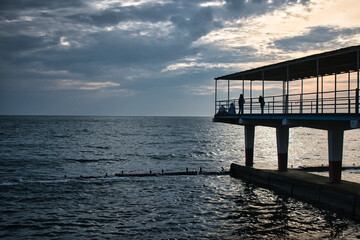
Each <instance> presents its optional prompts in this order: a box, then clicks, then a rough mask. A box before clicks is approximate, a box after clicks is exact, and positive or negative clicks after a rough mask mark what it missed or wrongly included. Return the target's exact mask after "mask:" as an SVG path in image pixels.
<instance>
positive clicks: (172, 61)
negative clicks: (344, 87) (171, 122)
mask: <svg viewBox="0 0 360 240" xmlns="http://www.w3.org/2000/svg"><path fill="white" fill-rule="evenodd" d="M356 3H357V0H334V1H325V0H319V1H312V0H266V1H265V0H197V1H187V0H180V1H173V0H162V1H158V0H126V1H117V0H106V1H98V0H86V1H85V0H75V1H63V0H61V1H60V0H54V1H36V0H17V1H13V0H4V1H1V2H0V26H1V27H0V76H1V78H0V95H1V96H7V97H6V99H5V97H3V98H4V99H5V101H7V102H9V101H11V100H16V99H17V98H16V97H18V99H24V97H23V96H27V99H26V100H27V101H26V104H27V103H29V104H30V103H31V102H32V101H31V99H32V98H36V99H39V101H37V103H39V102H41V101H42V100H43V99H46V98H47V97H48V98H49V99H52V98H54V99H55V98H56V99H57V101H58V102H57V105H56V106H62V104H61V101H64V100H63V99H65V98H68V97H69V96H71V95H72V94H74V95H75V96H76V97H78V98H82V101H79V102H82V104H86V103H87V102H89V101H91V100H94V99H93V98H94V97H95V95H96V96H101V97H103V98H104V99H105V98H107V101H109V102H106V104H104V106H109V104H108V103H110V100H109V99H112V98H113V99H115V100H114V103H113V104H114V105H115V106H113V108H112V109H117V107H116V106H117V105H118V104H119V105H122V106H127V105H128V104H130V103H128V102H127V101H126V100H128V99H130V98H132V97H134V96H136V99H135V98H134V99H131V101H129V102H131V104H133V106H139V105H141V104H142V103H144V102H146V103H148V105H149V106H150V107H149V109H147V108H145V109H144V114H145V112H146V111H149V112H150V113H151V109H150V108H151V106H156V104H157V105H158V106H162V107H163V108H158V109H169V108H171V107H166V104H168V103H167V102H166V103H164V101H163V99H173V96H177V99H178V100H177V101H178V102H174V104H179V105H183V104H180V102H181V101H183V100H181V99H184V98H186V99H188V100H189V102H190V101H193V99H191V96H194V97H196V100H199V99H202V100H201V101H204V102H205V100H204V99H205V97H206V101H207V100H208V99H210V98H211V97H210V95H211V92H212V89H213V78H214V77H217V76H221V75H225V74H229V73H231V72H234V71H240V70H245V69H249V68H253V67H258V66H261V65H264V64H269V63H273V62H276V61H280V60H283V59H289V58H294V57H300V56H303V55H304V54H309V52H310V53H312V51H322V50H328V49H334V48H337V47H345V46H348V45H349V44H353V45H355V44H359V40H358V39H359V34H360V33H359V21H360V20H359V19H360V17H359V14H358V8H357V7H355V6H357V5H356ZM349 6H350V7H349ZM328 16H332V17H331V18H329V17H328ZM15 92H16V94H15ZM40 93H41V94H40ZM40 95H41V96H43V98H42V99H41V101H40V98H37V96H40ZM55 96H56V97H55ZM119 97H122V98H121V99H117V98H119ZM124 97H125V98H124ZM201 97H204V98H201ZM125 99H126V100H125ZM97 100H98V99H97ZM24 101H25V100H24ZM151 101H154V102H155V103H154V104H153V103H151V104H150V102H151ZM173 101H175V100H173ZM210 101H212V100H210ZM15 102H19V101H15ZM23 104H24V102H23ZM54 104H55V103H54ZM99 105H101V104H100V103H99ZM209 105H212V102H209ZM1 106H2V107H1V108H0V113H5V112H7V111H8V110H9V109H7V107H6V105H4V104H3V105H1ZM49 106H50V103H49ZM69 106H71V104H69ZM79 106H80V104H79ZM82 106H83V105H82ZM71 107H72V106H71ZM6 109H7V110H6ZM18 109H24V107H19V108H18ZM28 109H31V108H30V107H28ZM39 109H41V112H42V111H46V108H41V107H40V106H39ZM89 109H92V110H93V111H96V109H93V108H91V107H90V108H89ZM109 109H110V108H109ZM132 109H136V108H132ZM9 111H10V110H9ZM109 111H110V110H109ZM184 111H185V112H186V111H188V110H186V109H185V110H184ZM11 112H12V110H11Z"/></svg>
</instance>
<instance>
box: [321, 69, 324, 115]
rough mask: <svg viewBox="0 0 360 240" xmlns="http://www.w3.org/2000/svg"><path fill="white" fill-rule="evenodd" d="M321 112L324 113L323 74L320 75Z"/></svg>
mask: <svg viewBox="0 0 360 240" xmlns="http://www.w3.org/2000/svg"><path fill="white" fill-rule="evenodd" d="M321 113H324V76H321Z"/></svg>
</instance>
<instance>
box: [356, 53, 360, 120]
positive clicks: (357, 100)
mask: <svg viewBox="0 0 360 240" xmlns="http://www.w3.org/2000/svg"><path fill="white" fill-rule="evenodd" d="M359 61H360V59H359V50H358V51H357V64H356V66H357V87H356V94H355V95H356V99H355V113H356V114H357V115H359V88H360V80H359V68H360V66H359V65H360V63H359Z"/></svg>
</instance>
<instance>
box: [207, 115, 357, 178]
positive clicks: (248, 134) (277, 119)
mask: <svg viewBox="0 0 360 240" xmlns="http://www.w3.org/2000/svg"><path fill="white" fill-rule="evenodd" d="M213 121H214V122H222V123H228V124H235V125H242V126H244V129H245V166H247V167H252V166H253V164H254V159H253V158H254V138H255V127H256V126H266V127H274V128H276V141H277V153H278V171H279V172H286V171H287V170H288V169H287V168H288V166H287V165H288V146H289V129H290V128H292V127H308V128H316V129H322V130H326V131H327V132H328V153H329V162H328V164H329V179H328V182H329V183H340V182H341V171H342V170H341V167H342V156H343V144H344V143H343V138H344V131H345V130H350V129H356V128H360V119H359V117H358V116H357V115H355V114H321V115H314V114H308V115H307V114H299V115H296V114H291V115H288V114H268V115H267V114H249V115H246V114H242V115H226V116H217V115H215V117H214V118H213Z"/></svg>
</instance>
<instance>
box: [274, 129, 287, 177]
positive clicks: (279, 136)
mask: <svg viewBox="0 0 360 240" xmlns="http://www.w3.org/2000/svg"><path fill="white" fill-rule="evenodd" d="M276 142H277V151H278V171H279V172H284V171H287V165H288V164H287V162H288V146H289V127H285V126H281V127H277V128H276Z"/></svg>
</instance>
